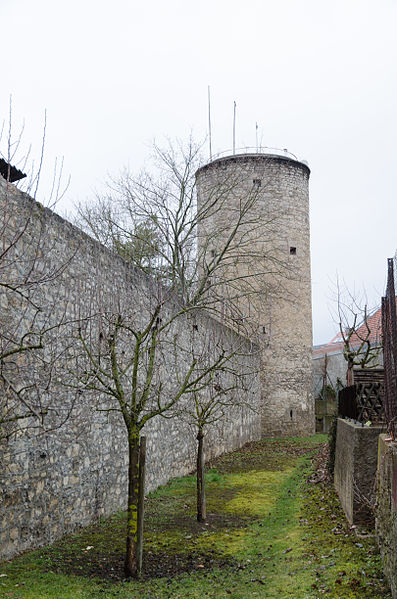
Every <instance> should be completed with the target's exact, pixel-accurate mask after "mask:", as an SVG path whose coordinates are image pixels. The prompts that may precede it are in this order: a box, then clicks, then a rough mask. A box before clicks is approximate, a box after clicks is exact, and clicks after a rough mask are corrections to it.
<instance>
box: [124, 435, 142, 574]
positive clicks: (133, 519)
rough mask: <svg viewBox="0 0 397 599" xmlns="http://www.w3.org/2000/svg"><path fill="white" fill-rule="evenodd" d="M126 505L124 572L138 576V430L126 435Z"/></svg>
mask: <svg viewBox="0 0 397 599" xmlns="http://www.w3.org/2000/svg"><path fill="white" fill-rule="evenodd" d="M128 453H129V456H128V460H129V461H128V507H127V540H126V554H125V562H124V573H125V575H126V577H127V578H130V577H134V578H136V577H137V576H138V554H137V543H138V503H139V432H138V431H136V430H132V431H129V435H128Z"/></svg>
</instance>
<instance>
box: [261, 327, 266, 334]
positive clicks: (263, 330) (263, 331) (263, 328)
mask: <svg viewBox="0 0 397 599" xmlns="http://www.w3.org/2000/svg"><path fill="white" fill-rule="evenodd" d="M262 333H263V334H264V335H266V327H262Z"/></svg>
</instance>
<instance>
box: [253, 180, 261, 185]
mask: <svg viewBox="0 0 397 599" xmlns="http://www.w3.org/2000/svg"><path fill="white" fill-rule="evenodd" d="M253 184H254V185H256V187H260V186H261V185H262V179H254V180H253Z"/></svg>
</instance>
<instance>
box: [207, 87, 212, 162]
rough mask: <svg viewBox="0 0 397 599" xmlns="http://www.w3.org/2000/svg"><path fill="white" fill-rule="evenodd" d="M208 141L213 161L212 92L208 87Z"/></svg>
mask: <svg viewBox="0 0 397 599" xmlns="http://www.w3.org/2000/svg"><path fill="white" fill-rule="evenodd" d="M208 139H209V143H210V160H212V145H211V92H210V86H208Z"/></svg>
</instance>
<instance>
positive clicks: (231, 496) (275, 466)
mask: <svg viewBox="0 0 397 599" xmlns="http://www.w3.org/2000/svg"><path fill="white" fill-rule="evenodd" d="M324 442H325V438H324V437H323V436H319V435H317V436H315V437H310V438H301V439H284V440H264V441H261V442H258V443H253V444H250V445H248V446H246V447H245V448H243V449H241V450H239V451H236V452H233V453H230V454H227V455H225V456H222V457H221V458H218V459H217V460H214V461H213V462H212V463H211V464H209V468H208V472H207V475H206V480H207V511H208V520H207V522H206V523H205V524H199V523H198V522H197V521H196V519H195V479H194V477H185V478H182V479H177V480H173V481H171V482H170V483H169V484H167V485H166V486H164V487H162V488H160V489H158V490H157V491H156V492H155V493H152V494H151V495H150V496H149V497H148V498H147V501H146V520H145V526H146V532H145V552H144V568H145V574H144V577H143V579H142V580H141V581H139V582H137V581H125V580H123V574H122V562H123V549H124V539H123V533H124V528H125V519H124V514H117V515H116V516H114V517H112V518H109V519H107V520H104V521H102V522H100V523H98V524H97V525H95V526H92V527H90V528H87V529H85V530H83V531H81V532H80V533H79V534H75V535H72V536H69V537H67V538H65V539H63V540H62V541H60V542H58V543H56V544H55V545H53V546H52V547H48V548H45V549H39V550H37V551H33V552H29V553H26V554H25V555H23V556H20V557H19V558H17V559H14V560H12V561H10V562H6V563H3V564H0V597H8V598H12V599H18V598H21V599H22V598H23V599H61V598H62V599H80V598H81V599H94V598H95V599H99V598H107V597H109V598H111V597H117V598H126V599H135V598H138V597H139V598H140V599H165V598H170V599H171V598H172V599H178V598H180V599H189V598H191V599H193V598H202V597H216V598H221V597H233V598H235V599H249V598H251V597H257V598H263V599H265V598H266V599H273V598H277V599H283V598H286V597H292V598H294V599H304V598H313V599H315V598H317V597H322V596H323V595H326V596H328V597H333V598H339V599H350V598H353V597H360V599H369V598H382V599H387V598H389V597H391V596H390V595H389V593H388V589H387V586H386V583H385V582H384V580H383V576H382V572H381V564H380V558H379V555H378V552H377V549H376V544H375V540H374V538H373V536H372V535H371V534H360V535H358V534H357V529H354V528H352V527H349V526H348V524H347V523H346V521H345V518H344V516H343V513H342V512H341V509H340V507H339V505H338V502H337V499H336V497H335V493H334V491H333V488H332V484H330V482H329V481H327V480H326V477H324V476H323V474H324V460H325V451H324ZM316 456H317V457H316ZM316 472H317V474H316ZM318 473H320V474H318ZM361 532H362V531H361Z"/></svg>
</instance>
